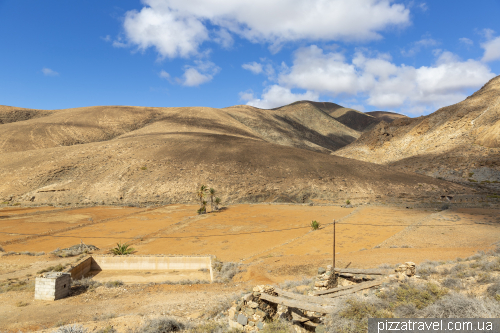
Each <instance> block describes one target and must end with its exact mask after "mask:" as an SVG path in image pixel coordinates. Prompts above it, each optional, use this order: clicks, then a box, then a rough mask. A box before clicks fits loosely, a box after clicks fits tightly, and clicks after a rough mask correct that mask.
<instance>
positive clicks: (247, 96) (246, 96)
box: [239, 89, 254, 101]
mask: <svg viewBox="0 0 500 333" xmlns="http://www.w3.org/2000/svg"><path fill="white" fill-rule="evenodd" d="M239 95H240V99H241V100H242V101H250V100H252V99H254V97H253V91H252V90H251V89H250V90H247V91H242V92H240V93H239Z"/></svg>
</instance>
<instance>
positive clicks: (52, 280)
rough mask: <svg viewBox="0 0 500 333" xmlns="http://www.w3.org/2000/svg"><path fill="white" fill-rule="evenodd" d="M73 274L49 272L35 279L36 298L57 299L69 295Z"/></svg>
mask: <svg viewBox="0 0 500 333" xmlns="http://www.w3.org/2000/svg"><path fill="white" fill-rule="evenodd" d="M70 288H71V274H68V273H54V272H51V273H47V274H45V275H43V276H42V277H37V278H36V280H35V299H40V300H45V301H55V300H57V299H61V298H64V297H66V296H68V295H69V291H70Z"/></svg>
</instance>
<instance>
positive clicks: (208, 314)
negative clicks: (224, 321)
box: [203, 294, 240, 319]
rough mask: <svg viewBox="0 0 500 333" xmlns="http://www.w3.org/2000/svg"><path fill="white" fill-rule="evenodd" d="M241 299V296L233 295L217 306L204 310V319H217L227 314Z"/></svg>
mask: <svg viewBox="0 0 500 333" xmlns="http://www.w3.org/2000/svg"><path fill="white" fill-rule="evenodd" d="M239 299H240V295H238V294H233V295H231V296H229V297H227V298H226V299H224V300H220V301H219V302H217V303H216V304H215V305H212V306H210V307H208V308H205V309H204V310H203V317H204V318H206V319H211V318H215V317H217V315H219V314H221V313H223V312H226V311H227V310H229V308H230V307H231V306H232V305H233V302H236V301H238V300H239Z"/></svg>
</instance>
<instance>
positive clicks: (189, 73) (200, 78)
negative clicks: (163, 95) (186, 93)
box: [177, 60, 220, 87]
mask: <svg viewBox="0 0 500 333" xmlns="http://www.w3.org/2000/svg"><path fill="white" fill-rule="evenodd" d="M195 64H196V66H186V68H185V71H184V74H183V76H182V78H177V82H179V83H180V84H182V85H183V86H187V87H195V86H199V85H200V84H203V83H207V82H210V81H211V80H212V79H213V77H214V75H216V74H217V73H218V72H219V71H220V68H219V67H217V66H216V65H215V64H214V63H213V62H210V61H201V60H197V61H195Z"/></svg>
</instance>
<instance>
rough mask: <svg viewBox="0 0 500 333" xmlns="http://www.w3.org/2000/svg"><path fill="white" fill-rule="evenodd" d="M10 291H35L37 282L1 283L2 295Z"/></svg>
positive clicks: (12, 281) (0, 290)
mask: <svg viewBox="0 0 500 333" xmlns="http://www.w3.org/2000/svg"><path fill="white" fill-rule="evenodd" d="M8 291H33V292H34V291H35V280H17V279H14V280H7V281H3V282H0V294H1V293H6V292H8Z"/></svg>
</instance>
